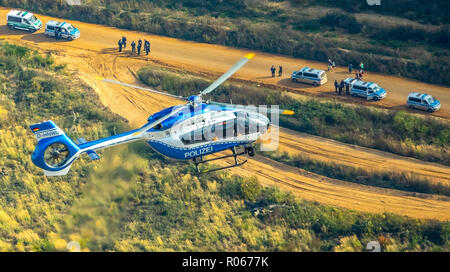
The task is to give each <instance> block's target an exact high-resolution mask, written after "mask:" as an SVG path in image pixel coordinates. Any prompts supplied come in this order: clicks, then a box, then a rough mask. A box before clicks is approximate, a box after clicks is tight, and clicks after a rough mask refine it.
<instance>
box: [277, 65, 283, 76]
mask: <svg viewBox="0 0 450 272" xmlns="http://www.w3.org/2000/svg"><path fill="white" fill-rule="evenodd" d="M281 75H283V67H282V66H279V68H278V76H279V77H281Z"/></svg>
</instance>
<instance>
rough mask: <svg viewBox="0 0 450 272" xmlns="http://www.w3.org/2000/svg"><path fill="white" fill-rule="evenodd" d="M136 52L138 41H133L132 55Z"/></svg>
mask: <svg viewBox="0 0 450 272" xmlns="http://www.w3.org/2000/svg"><path fill="white" fill-rule="evenodd" d="M135 52H136V43H135V42H134V41H133V42H131V55H133V54H134V53H135Z"/></svg>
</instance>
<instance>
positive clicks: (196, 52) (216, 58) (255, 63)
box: [0, 7, 450, 118]
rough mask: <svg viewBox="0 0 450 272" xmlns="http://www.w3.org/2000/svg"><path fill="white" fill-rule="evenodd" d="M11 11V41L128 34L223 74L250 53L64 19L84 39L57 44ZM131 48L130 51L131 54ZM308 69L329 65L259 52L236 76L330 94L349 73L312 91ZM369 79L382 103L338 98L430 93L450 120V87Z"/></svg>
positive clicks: (169, 58)
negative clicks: (301, 75) (20, 26)
mask: <svg viewBox="0 0 450 272" xmlns="http://www.w3.org/2000/svg"><path fill="white" fill-rule="evenodd" d="M8 11H9V9H7V8H1V7H0V36H3V37H5V36H8V37H9V38H11V39H18V40H22V41H26V42H32V43H36V44H67V46H69V47H71V48H79V49H86V50H104V49H108V48H109V49H110V50H113V51H114V50H115V49H117V41H118V40H119V38H120V37H122V35H126V36H127V38H128V41H129V44H131V41H132V40H135V41H137V40H138V39H147V40H149V41H150V42H151V49H152V51H151V59H152V60H154V61H157V62H159V63H161V64H167V65H170V66H176V67H178V68H183V69H186V70H196V71H201V72H205V73H209V74H213V75H216V76H217V75H220V74H222V73H223V72H224V71H226V70H227V69H228V68H229V67H230V66H231V65H233V64H234V62H235V60H237V59H239V58H240V57H242V56H244V55H245V54H247V53H249V52H248V51H246V50H240V49H235V48H229V47H224V46H218V45H211V44H202V43H195V42H189V41H183V40H178V39H173V38H167V37H161V36H155V35H149V34H147V33H141V32H136V31H128V30H121V29H117V28H111V27H105V26H100V25H95V24H88V23H83V22H79V21H70V20H63V19H61V20H60V21H66V22H70V23H73V24H74V25H75V26H76V27H77V28H79V29H80V32H81V38H80V39H79V40H76V41H73V42H65V41H59V42H55V40H54V39H50V38H48V37H46V36H45V35H44V34H43V30H40V31H38V32H37V33H34V34H29V33H24V32H22V31H10V30H9V29H8V28H7V27H6V26H5V24H6V14H7V13H8ZM37 16H38V17H39V18H40V19H41V20H42V21H43V22H44V24H45V22H47V21H49V20H51V19H54V18H51V17H48V16H43V15H37ZM129 50H130V48H127V49H126V51H127V52H129ZM272 64H273V65H275V66H278V65H282V66H283V68H284V76H283V77H281V78H280V77H275V78H272V77H271V76H270V70H269V69H270V67H271V66H272ZM304 66H308V67H315V68H321V69H326V64H325V63H320V62H315V61H309V60H303V59H297V58H290V57H284V56H280V55H273V54H267V53H257V55H256V56H255V58H254V59H252V61H251V62H249V63H248V64H247V65H246V66H245V67H243V68H242V69H241V70H240V71H239V72H238V73H237V74H236V76H235V78H239V79H244V80H246V81H252V82H255V83H259V84H261V83H262V84H265V85H269V86H270V85H273V86H276V87H279V88H283V89H286V90H290V91H294V92H305V93H311V94H314V95H318V96H326V97H329V96H332V97H336V95H335V94H334V87H333V82H334V80H335V79H337V80H339V81H340V80H342V79H345V78H347V77H349V76H354V75H353V74H352V75H350V74H349V73H348V72H347V70H346V68H345V67H338V69H337V70H336V71H335V72H330V73H328V80H329V83H327V84H326V85H324V86H321V87H317V88H315V87H312V86H310V85H304V84H298V83H293V82H291V81H290V79H289V77H290V74H291V73H292V71H294V70H298V69H299V68H302V67H304ZM365 80H369V81H373V82H376V83H378V84H379V85H380V86H381V87H383V88H385V89H386V90H387V91H388V95H387V98H386V99H384V100H382V101H379V102H367V101H365V100H364V99H361V98H353V97H346V96H342V97H339V98H338V99H340V100H343V101H346V102H350V103H358V104H361V103H363V104H367V105H371V106H376V107H384V108H390V109H405V110H408V109H407V107H406V105H405V103H406V98H407V95H408V94H409V93H410V92H411V91H413V90H414V91H419V92H426V93H429V94H431V95H433V96H435V97H436V98H438V99H439V100H440V101H441V103H442V108H441V109H440V110H439V111H438V112H436V113H433V114H432V115H433V116H438V117H444V118H450V107H449V105H450V88H447V87H443V86H437V85H431V84H426V83H422V82H418V81H415V80H410V79H404V78H400V77H395V76H387V75H382V74H376V73H368V74H366V76H365ZM414 112H415V113H418V114H428V113H424V112H421V111H414Z"/></svg>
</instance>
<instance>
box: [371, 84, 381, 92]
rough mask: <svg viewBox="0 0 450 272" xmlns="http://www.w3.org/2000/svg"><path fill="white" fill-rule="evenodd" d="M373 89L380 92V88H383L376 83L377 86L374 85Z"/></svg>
mask: <svg viewBox="0 0 450 272" xmlns="http://www.w3.org/2000/svg"><path fill="white" fill-rule="evenodd" d="M372 90H373V91H374V92H378V91H379V90H381V88H380V86H378V85H376V84H375V86H373V87H372Z"/></svg>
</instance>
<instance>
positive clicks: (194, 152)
mask: <svg viewBox="0 0 450 272" xmlns="http://www.w3.org/2000/svg"><path fill="white" fill-rule="evenodd" d="M147 143H148V144H149V145H150V146H151V147H152V148H153V149H155V150H156V151H158V152H159V153H161V154H163V155H164V156H166V157H169V158H172V159H177V160H190V159H194V158H197V157H202V156H206V155H209V154H212V153H216V152H220V151H223V150H226V149H229V148H231V147H233V146H239V145H244V144H248V143H249V142H248V141H233V142H222V143H209V144H205V145H201V146H198V147H194V148H178V147H175V146H172V145H168V144H166V143H163V142H160V141H147Z"/></svg>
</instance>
